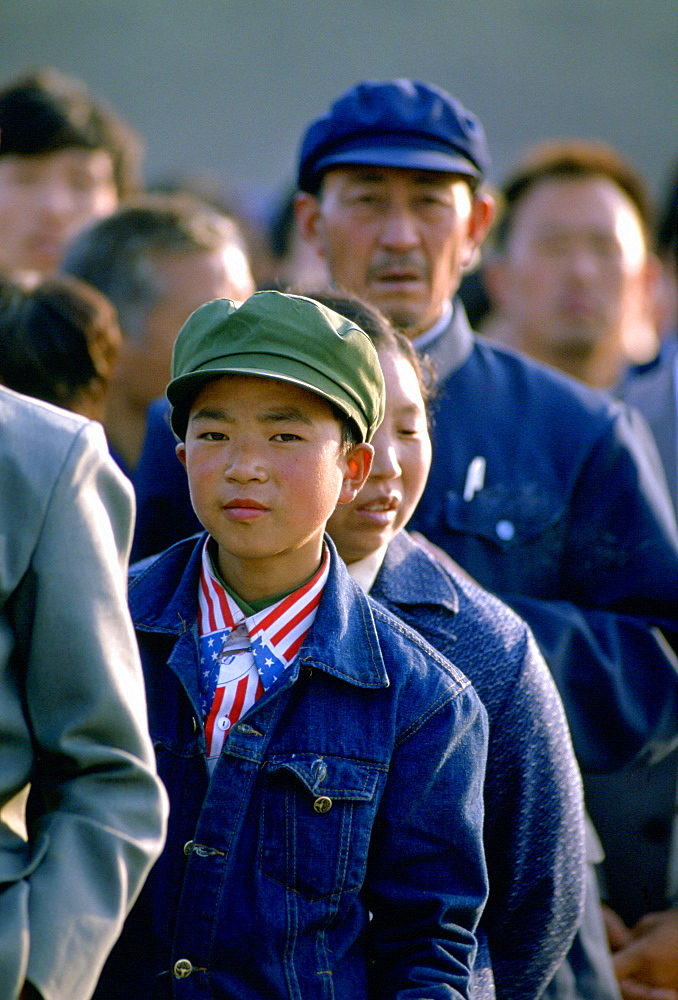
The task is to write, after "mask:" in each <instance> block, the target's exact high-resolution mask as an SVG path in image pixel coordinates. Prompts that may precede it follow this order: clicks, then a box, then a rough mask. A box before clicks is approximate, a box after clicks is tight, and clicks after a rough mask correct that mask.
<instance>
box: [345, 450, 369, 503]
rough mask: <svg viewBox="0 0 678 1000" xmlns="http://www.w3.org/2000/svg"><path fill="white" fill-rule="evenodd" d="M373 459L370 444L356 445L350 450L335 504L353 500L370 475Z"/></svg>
mask: <svg viewBox="0 0 678 1000" xmlns="http://www.w3.org/2000/svg"><path fill="white" fill-rule="evenodd" d="M373 458H374V448H373V447H372V445H371V444H357V445H356V446H355V448H352V449H351V451H350V452H349V453H348V455H347V456H346V472H345V473H344V481H343V483H342V484H341V493H340V494H339V499H338V500H337V503H350V502H351V501H352V500H355V498H356V497H357V495H358V493H359V492H360V490H361V489H362V488H363V486H364V485H365V482H366V480H367V477H368V476H369V474H370V469H371V468H372V459H373Z"/></svg>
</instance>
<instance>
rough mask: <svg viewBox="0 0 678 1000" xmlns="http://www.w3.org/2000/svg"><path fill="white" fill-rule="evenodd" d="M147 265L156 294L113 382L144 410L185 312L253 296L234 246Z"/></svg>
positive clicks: (157, 388)
mask: <svg viewBox="0 0 678 1000" xmlns="http://www.w3.org/2000/svg"><path fill="white" fill-rule="evenodd" d="M152 266H153V269H154V272H155V275H156V277H157V279H158V281H159V284H160V287H161V288H162V293H161V295H160V297H159V299H158V301H157V302H156V304H155V305H154V306H153V308H152V309H150V310H149V312H148V314H147V316H146V320H145V323H144V330H143V337H142V338H140V339H138V340H137V339H136V338H135V337H134V336H128V335H127V334H126V335H125V340H124V343H123V351H122V356H121V362H120V380H119V381H120V382H121V384H124V386H125V392H126V394H127V396H128V398H129V399H130V400H132V401H133V402H134V403H135V404H136V405H137V406H138V407H139V408H141V409H144V410H145V409H146V407H147V406H148V404H149V403H150V402H151V401H152V400H153V399H156V398H157V397H158V396H162V395H163V393H164V391H165V386H166V385H167V383H168V381H169V379H170V374H171V365H172V349H173V347H174V341H175V340H176V338H177V334H178V333H179V330H180V329H181V327H182V326H183V325H184V323H185V322H186V320H187V319H188V317H189V316H190V315H191V313H192V312H194V311H195V310H196V309H197V308H198V306H201V305H203V304H204V303H205V302H210V301H211V300H212V299H219V298H228V299H236V300H237V301H240V300H242V299H246V298H248V297H249V296H250V295H251V294H252V293H253V291H254V284H253V281H252V276H251V274H250V270H249V265H248V263H247V259H246V257H245V255H244V253H243V252H242V250H240V248H239V247H237V246H227V247H224V248H223V249H221V250H214V251H211V250H205V251H190V252H188V253H165V254H162V253H160V254H155V255H154V256H153V259H152Z"/></svg>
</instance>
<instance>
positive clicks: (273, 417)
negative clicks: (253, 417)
mask: <svg viewBox="0 0 678 1000" xmlns="http://www.w3.org/2000/svg"><path fill="white" fill-rule="evenodd" d="M259 419H260V420H261V421H262V423H263V422H266V423H277V422H279V421H281V420H294V421H295V422H297V423H302V424H309V425H310V424H312V423H313V421H312V420H311V419H310V417H308V416H307V415H306V414H305V413H303V412H302V411H301V410H299V409H298V408H297V407H296V406H283V407H281V408H280V409H278V410H269V411H268V413H265V414H263V416H262V417H260V418H259Z"/></svg>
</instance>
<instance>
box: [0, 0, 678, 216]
mask: <svg viewBox="0 0 678 1000" xmlns="http://www.w3.org/2000/svg"><path fill="white" fill-rule="evenodd" d="M677 52H678V2H676V0H476V2H474V3H470V2H468V0H466V2H464V3H461V2H456V0H389V2H388V3H384V2H383V0H327V2H324V3H323V2H322V0H282V2H279V3H273V2H268V0H84V2H83V0H28V2H26V0H24V2H20V0H0V78H2V79H3V80H5V79H8V78H9V77H11V76H14V75H15V74H16V73H18V72H20V71H22V70H24V69H27V68H29V67H32V66H36V65H41V64H51V65H53V66H56V67H57V68H59V69H61V70H63V71H65V72H68V73H72V74H74V75H76V76H79V77H81V78H83V79H84V80H85V81H86V82H87V83H88V84H89V86H90V88H91V89H92V90H94V91H95V92H97V93H99V94H100V95H101V96H103V97H105V98H107V99H108V100H109V101H110V103H111V104H112V105H113V106H114V107H115V108H116V109H117V110H118V111H120V112H121V113H122V114H123V115H124V116H125V117H126V118H127V119H128V120H129V121H130V122H131V123H132V124H133V125H134V126H136V128H137V129H139V130H140V131H141V133H142V134H143V135H144V136H145V139H146V145H147V157H146V179H147V181H149V182H151V183H154V182H156V181H167V180H172V179H174V178H175V177H185V176H190V177H193V178H199V179H201V180H203V181H204V182H205V183H207V184H212V185H214V186H215V187H223V189H224V190H225V191H227V192H229V193H231V194H237V195H238V197H241V198H243V199H244V200H245V201H246V202H249V203H251V205H252V206H255V207H256V206H257V205H258V206H265V204H266V202H267V200H270V199H272V198H275V197H276V196H277V193H278V192H279V191H280V190H281V189H282V188H283V187H284V186H285V184H286V183H288V182H289V181H290V180H291V179H292V176H293V170H294V161H295V156H296V150H297V145H298V142H299V138H300V135H301V133H302V130H303V128H304V127H305V125H306V124H307V123H308V122H309V121H310V120H311V119H312V118H313V117H315V116H316V115H317V114H319V113H321V112H322V111H323V110H324V109H325V107H326V106H327V104H328V103H329V101H330V100H332V99H333V98H334V97H336V96H337V95H338V94H339V93H340V92H341V91H342V90H343V89H345V88H346V87H348V86H350V85H351V84H353V83H354V82H356V81H357V80H359V79H361V78H366V77H372V78H384V77H390V76H412V77H419V78H423V79H425V80H428V81H430V82H434V83H437V84H440V85H441V86H443V87H445V88H446V89H448V90H450V91H452V92H453V93H454V94H456V95H457V96H458V97H459V98H461V100H462V101H463V102H464V103H465V104H467V105H468V107H470V108H471V109H472V110H473V111H475V112H476V113H477V114H478V115H479V116H480V118H481V120H482V121H483V123H484V124H485V127H486V130H487V133H488V137H489V142H490V148H491V149H492V151H493V156H494V169H493V174H492V176H491V180H495V181H498V180H500V179H501V177H502V175H503V173H504V171H505V170H506V168H507V167H508V166H509V165H510V163H511V161H512V159H513V158H514V157H515V156H516V155H517V154H518V153H519V151H520V150H521V149H522V148H523V147H524V146H526V145H528V144H531V143H533V142H534V141H535V140H539V139H542V138H546V137H551V136H575V135H576V136H585V137H596V138H600V139H605V140H607V141H609V142H611V143H612V144H613V145H614V146H616V147H617V148H618V149H619V150H620V151H621V152H622V153H624V154H626V155H627V156H628V157H629V158H630V159H631V161H632V162H633V163H634V164H635V165H636V166H637V167H638V168H639V169H640V170H641V171H642V172H643V173H644V175H645V177H646V179H647V181H648V183H649V184H650V187H651V190H652V192H653V193H655V194H658V193H659V191H660V190H661V187H662V183H663V181H664V178H665V176H666V175H667V172H668V170H669V166H670V164H671V162H672V161H673V159H674V157H675V156H676V154H677V153H678V128H677V127H676V123H677V121H678V115H677V114H676V111H677V109H678V57H677V56H676V53H677Z"/></svg>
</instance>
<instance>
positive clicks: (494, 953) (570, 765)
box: [370, 531, 585, 1000]
mask: <svg viewBox="0 0 678 1000" xmlns="http://www.w3.org/2000/svg"><path fill="white" fill-rule="evenodd" d="M370 595H371V596H372V597H374V598H376V600H378V601H379V602H380V603H382V604H384V605H385V606H386V607H387V608H388V609H389V610H390V611H392V612H393V613H394V614H396V615H398V617H399V618H401V619H402V620H403V621H405V622H407V624H408V625H411V626H412V627H413V628H416V629H417V631H419V632H420V633H421V635H423V636H424V638H425V639H427V640H428V641H429V642H430V643H431V644H432V645H433V646H435V648H436V649H438V650H440V652H441V653H443V654H444V655H445V656H446V657H448V659H450V660H451V661H452V662H453V663H454V664H455V666H457V667H458V668H459V669H460V670H462V671H463V672H464V673H465V674H466V675H467V676H468V677H469V679H470V680H471V682H472V684H473V686H474V688H475V690H476V691H477V693H478V694H479V696H480V698H481V700H482V702H483V705H484V706H485V708H486V709H487V714H488V718H489V726H490V743H489V753H488V759H487V773H486V776H485V792H484V796H485V856H486V858H487V870H488V876H489V881H490V896H489V900H488V903H487V906H486V908H485V910H484V912H483V915H482V918H481V921H480V928H479V931H480V932H481V933H482V934H483V935H486V936H487V939H488V942H489V950H490V957H491V961H492V970H493V973H494V981H495V986H496V995H497V997H498V998H500V1000H537V998H538V997H540V996H541V995H542V992H543V990H544V988H545V986H546V984H547V983H548V982H549V980H550V979H551V977H552V976H553V974H554V972H555V970H556V969H557V968H558V966H559V965H560V964H561V962H562V961H563V959H564V958H565V956H566V954H567V952H568V949H569V947H570V944H571V942H572V939H573V937H574V934H575V931H576V929H577V927H578V925H579V922H580V920H581V915H582V906H583V894H584V873H585V857H584V854H585V852H584V823H583V801H582V787H581V779H580V777H579V771H578V768H577V764H576V761H575V758H574V753H573V750H572V745H571V742H570V736H569V732H568V728H567V722H566V720H565V713H564V711H563V707H562V705H561V702H560V698H559V697H558V692H557V690H556V687H555V684H554V683H553V680H552V678H551V675H550V674H549V671H548V668H547V666H546V664H545V663H544V660H543V659H542V657H541V655H540V653H539V650H538V649H537V646H536V643H535V641H534V638H533V637H532V635H531V634H530V631H529V629H528V627H527V626H526V625H525V623H524V622H523V621H521V620H520V619H519V618H518V616H517V615H515V614H514V613H513V612H512V611H511V610H510V609H509V608H508V607H506V605H504V604H502V603H501V602H500V601H498V600H497V599H496V598H495V597H493V596H492V595H491V594H488V593H487V591H484V590H482V589H481V588H480V587H476V586H474V585H473V584H471V583H468V582H467V581H465V580H463V579H461V578H460V577H458V576H455V577H454V578H451V577H450V576H449V575H448V574H447V572H446V571H445V570H444V569H443V568H442V567H441V566H440V564H439V563H437V562H436V561H435V560H433V559H432V558H431V557H430V556H429V555H428V554H427V553H426V552H424V550H423V549H422V548H420V546H419V545H417V544H415V542H414V541H413V540H412V539H411V538H410V536H409V535H408V534H407V532H405V531H401V532H399V533H398V534H397V535H396V537H395V538H394V539H393V541H392V542H391V543H390V545H389V546H388V549H387V550H386V556H385V558H384V561H383V563H382V566H381V569H380V570H379V573H378V574H377V578H376V580H375V581H374V584H373V586H372V588H371V590H370ZM527 928H529V930H527Z"/></svg>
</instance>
